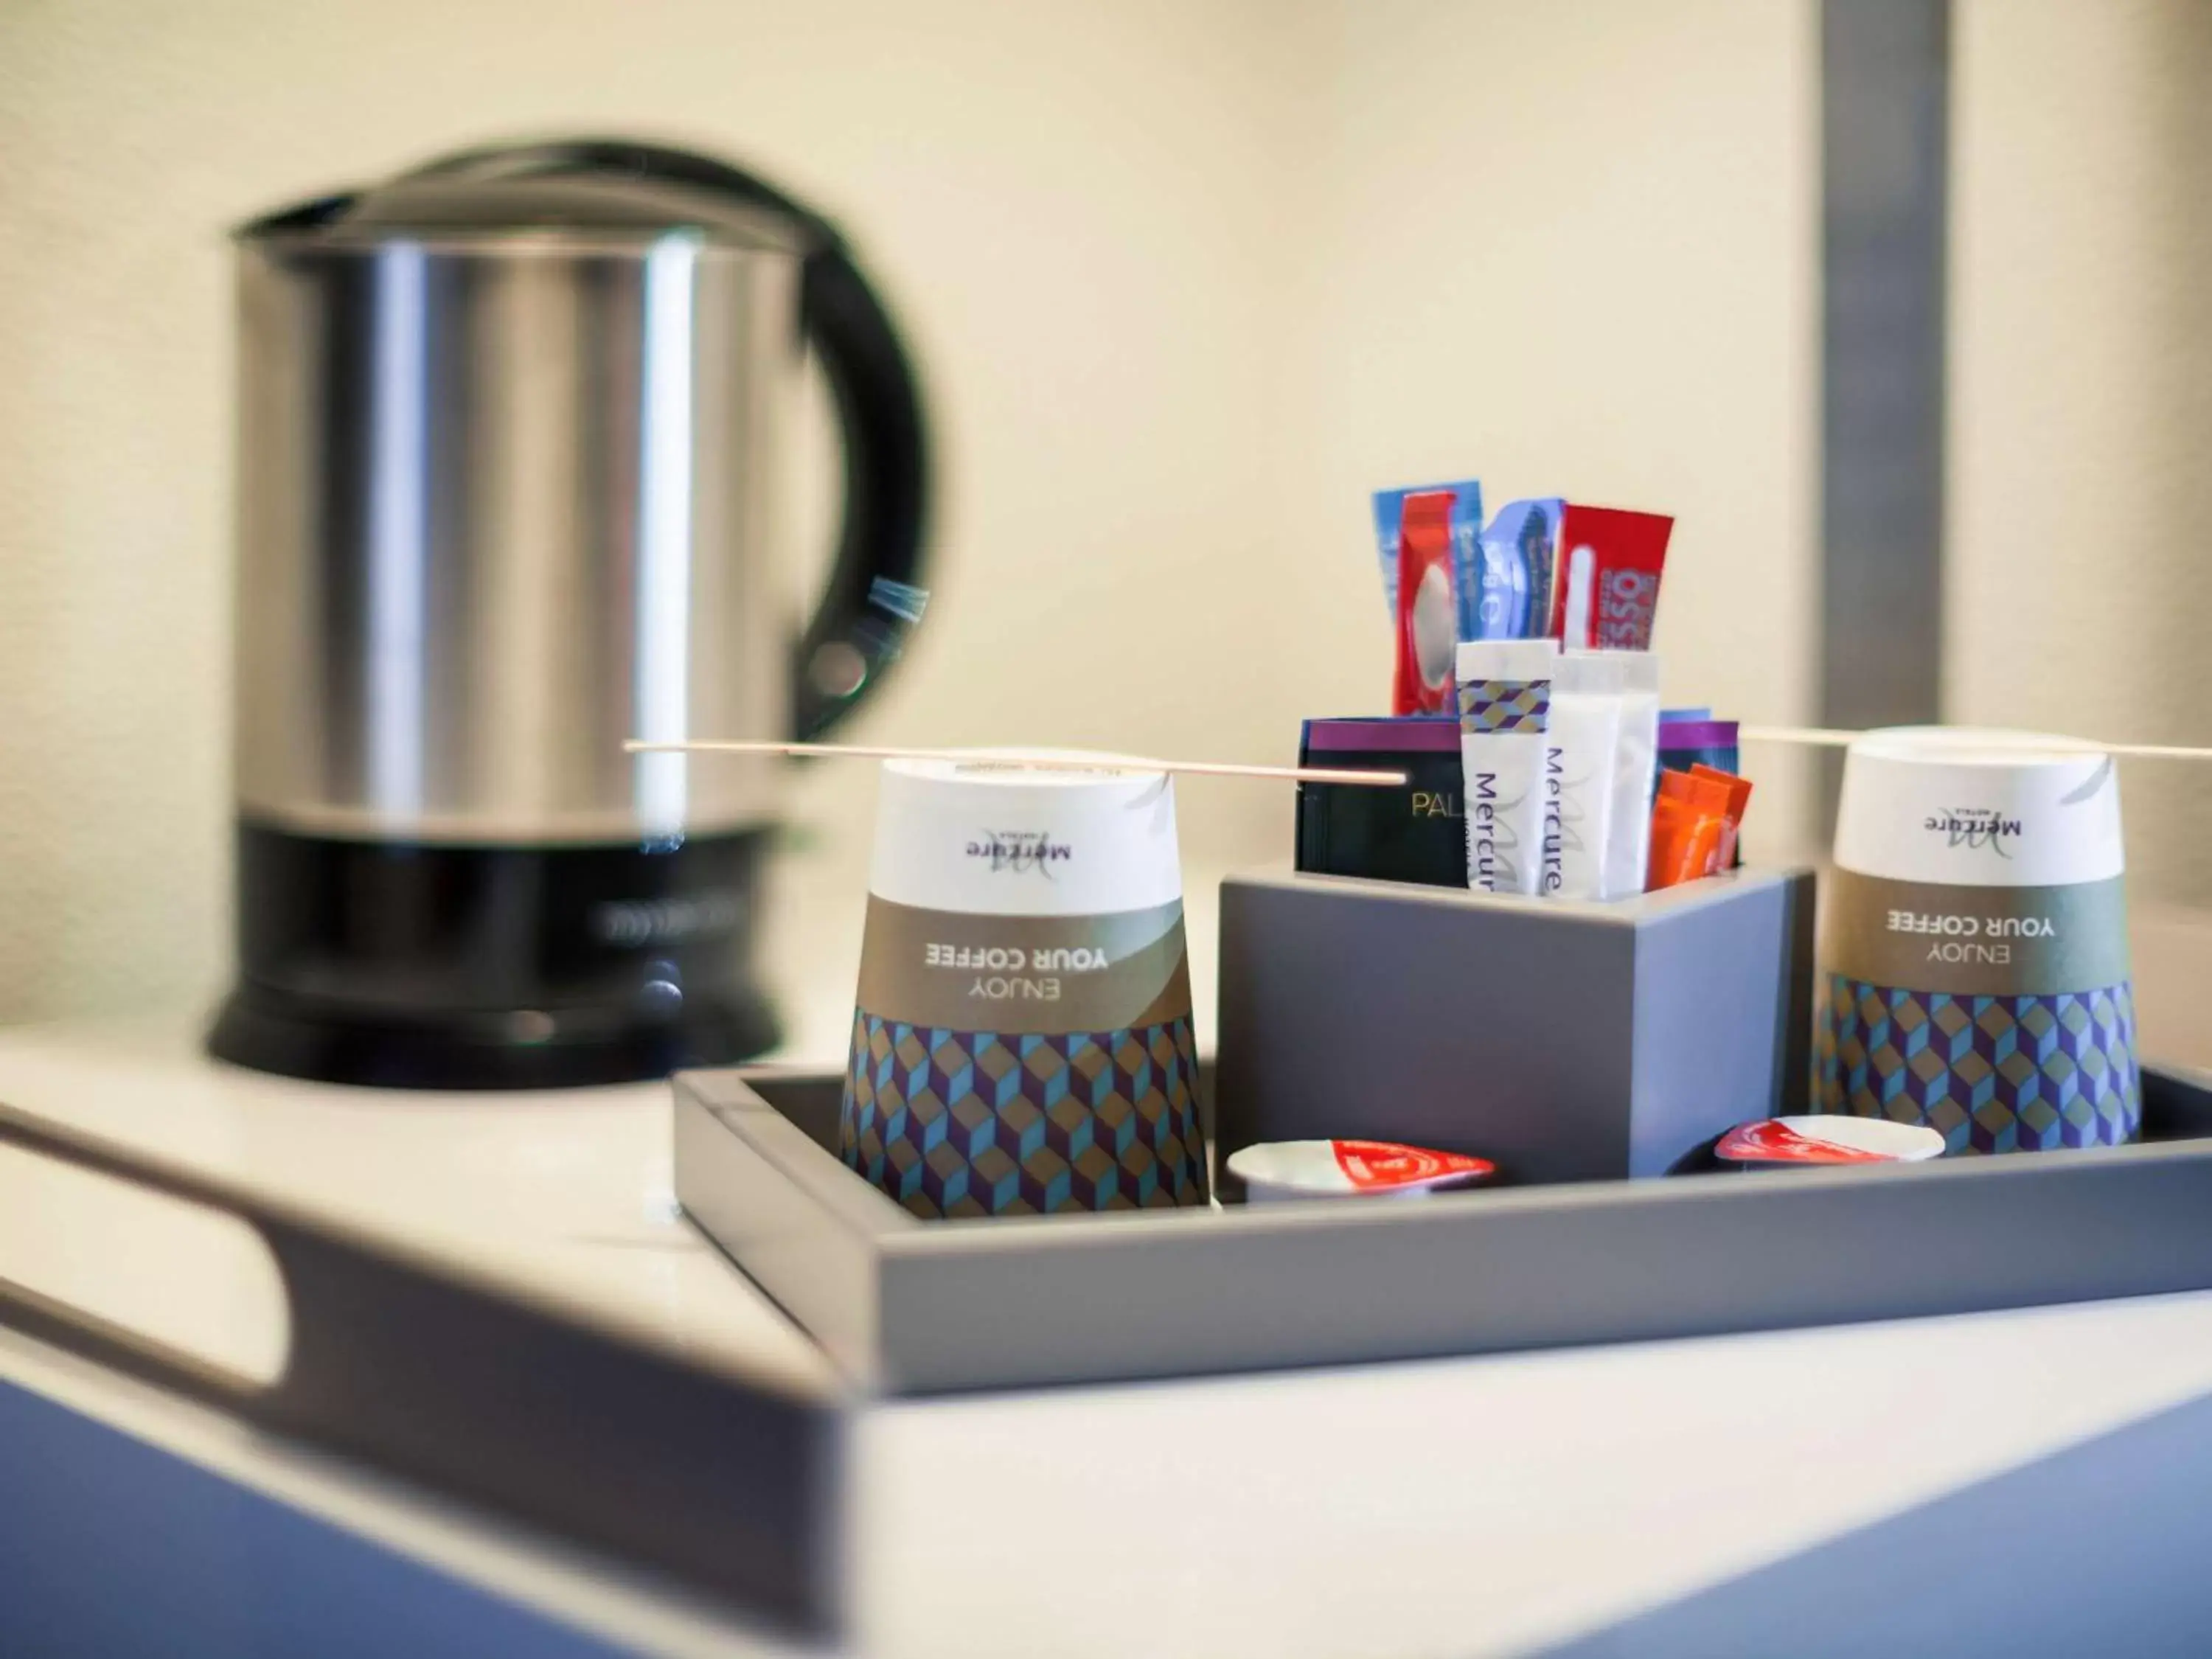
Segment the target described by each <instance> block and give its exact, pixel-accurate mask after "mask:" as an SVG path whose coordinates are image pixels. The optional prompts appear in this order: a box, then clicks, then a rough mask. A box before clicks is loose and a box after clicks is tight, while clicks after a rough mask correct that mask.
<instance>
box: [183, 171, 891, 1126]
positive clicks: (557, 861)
mask: <svg viewBox="0 0 2212 1659" xmlns="http://www.w3.org/2000/svg"><path fill="white" fill-rule="evenodd" d="M238 300H239V366H240V367H239V374H240V379H239V387H238V395H239V427H238V538H239V545H238V578H237V580H238V587H237V610H236V629H237V634H236V676H237V678H236V691H235V698H236V704H235V728H234V764H235V775H236V787H237V805H238V814H239V854H238V857H239V863H238V879H239V947H240V980H239V984H238V987H237V989H236V990H235V992H234V994H233V996H232V998H231V999H230V1000H229V1002H228V1004H227V1006H226V1007H225V1010H224V1012H223V1014H222V1018H220V1019H219V1020H218V1023H217V1025H216V1030H215V1032H214V1035H213V1036H212V1038H211V1047H212V1048H213V1049H214V1051H215V1052H216V1054H218V1055H220V1056H222V1057H224V1058H228V1059H232V1060H238V1061H240V1062H241V1063H245V1064H248V1065H254V1066H262V1067H264V1068H266V1069H270V1070H276V1071H281V1072H285V1073H291V1074H295V1075H301V1076H312V1077H322V1078H331V1079H341V1080H349V1081H362V1082H382V1083H394V1084H400V1085H422V1086H458V1087H465V1086H477V1085H491V1086H498V1085H509V1086H527V1085H556V1084H566V1083H579V1082H594V1081H602V1080H608V1079H617V1078H623V1077H633V1076H642V1075H652V1074H655V1073H660V1072H665V1071H666V1070H668V1069H670V1068H671V1067H672V1066H677V1065H681V1064H697V1063H708V1062H712V1061H716V1060H732V1059H737V1058H741V1057H743V1056H744V1055H745V1054H750V1053H755V1052H757V1051H758V1050H760V1049H761V1048H764V1047H766V1046H768V1045H769V1042H772V1041H773V1037H774V1023H773V1020H772V1018H771V1017H770V1015H769V1010H768V1007H767V1005H766V1002H765V1000H764V999H763V997H762V995H761V994H760V992H759V990H758V989H757V987H756V985H755V983H754V978H753V972H752V964H751V961H750V953H751V932H752V920H753V916H754V914H755V910H756V907H757V888H758V883H759V879H760V866H761V861H762V854H763V850H764V848H765V844H766V842H767V840H768V838H769V835H770V832H771V831H772V829H773V827H774V824H775V817H776V799H777V773H776V768H775V764H774V763H769V762H765V761H759V760H744V761H732V762H726V763H725V762H717V763H714V764H711V765H700V766H696V767H694V766H691V765H690V764H689V763H687V762H686V761H685V760H684V758H683V757H674V756H648V757H632V756H629V755H626V754H624V753H623V750H622V746H621V745H622V740H623V738H626V737H629V736H633V735H638V736H645V737H652V738H679V737H685V736H713V735H745V736H775V735H780V734H783V733H787V732H790V733H796V734H800V735H813V734H816V733H818V732H821V731H823V730H825V729H826V728H827V727H828V726H829V725H831V724H832V723H834V721H835V720H836V718H838V716H839V715H841V714H842V713H843V712H844V711H845V710H846V709H847V708H849V707H851V706H852V705H853V704H854V702H856V701H857V700H858V699H859V698H860V697H861V696H865V695H866V694H867V693H868V692H869V691H870V690H872V689H873V688H874V686H875V685H876V684H877V683H878V679H879V677H880V675H881V673H882V671H884V669H885V668H886V667H887V666H888V665H889V664H890V660H891V659H893V658H894V657H895V656H896V653H897V649H898V646H899V642H900V640H901V638H902V634H903V631H904V629H905V628H906V626H907V625H908V623H911V622H912V620H913V619H914V618H915V616H916V614H917V613H918V609H919V595H920V590H919V588H918V586H916V582H915V578H916V574H917V570H918V564H919V560H920V556H921V537H922V529H923V505H924V503H923V484H924V477H925V456H924V453H923V443H922V431H921V416H920V410H919V406H918V402H917V399H916V396H915V388H914V381H913V377H912V373H911V370H910V368H908V364H907V362H906V360H905V357H904V356H903V354H902V352H901V350H900V349H899V347H898V343H897V341H896V336H895V335H894V333H893V331H892V330H891V327H890V323H889V321H888V319H887V318H886V317H885V315H884V312H883V310H882V308H881V307H880V305H879V304H878V302H877V301H876V300H875V298H874V296H873V295H872V293H871V292H870V291H869V289H867V287H866V283H864V282H863V281H862V280H861V278H860V275H859V272H858V270H857V269H856V268H855V267H854V264H853V263H852V261H851V259H850V258H849V257H848V255H847V253H846V252H845V250H844V248H843V246H842V243H841V242H840V241H839V240H837V238H836V235H835V234H834V233H833V232H831V231H829V228H828V227H827V226H825V225H823V223H822V222H820V221H819V220H817V219H816V218H814V217H813V216H811V215H809V214H807V213H806V212H805V210H802V209H799V208H798V207H797V206H796V205H795V204H792V203H791V202H789V201H788V200H787V198H784V197H781V196H779V195H777V194H776V193H775V192H774V191H772V190H769V188H767V187H766V186H764V185H760V184H759V183H758V182H757V180H754V179H750V178H749V177H747V176H746V175H743V174H740V173H736V172H734V171H733V170H731V169H728V168H726V167H722V166H721V165H720V164H719V163H715V162H713V161H708V160H706V159H704V158H700V157H696V156H690V155H684V154H681V153H678V152H672V151H665V150H658V149H646V148H642V147H639V146H635V145H629V144H621V143H564V144H555V145H544V146H534V147H530V148H526V149H505V150H495V151H487V152H477V153H474V154H471V155H465V156H462V157H458V158H455V159H453V161H447V162H444V163H441V164H438V165H436V166H434V167H429V168H426V169H423V170H422V171H419V172H417V173H411V174H409V175H406V176H404V177H403V178H402V179H398V180H395V181H393V182H392V183H391V184H388V185H383V186H380V187H379V188H377V189H374V190H372V191H367V192H362V193H361V194H358V195H354V196H348V197H333V198H329V199H327V200H325V201H320V202H316V203H311V204H307V205H305V206H304V207H301V208H299V209H295V210H289V211H288V212H286V213H283V214H280V215H277V216H273V217H271V218H269V219H265V220H263V221H259V222H256V223H255V224H253V225H251V226H248V227H246V229H245V230H243V231H242V232H241V233H240V236H239V239H238ZM809 343H811V345H812V346H813V348H814V349H815V352H816V355H817V357H818V359H819V361H820V362H821V364H822V366H823V369H824V371H825V373H826V374H827V376H828V378H829V384H830V386H831V389H832V392H833V394H834V396H835V400H836V404H837V407H838V410H839V413H840V416H841V419H842V426H843V429H844V434H845V440H846V447H847V452H848V453H847V466H846V472H847V477H848V501H847V505H846V512H845V520H844V528H843V534H842V540H841V543H840V546H839V548H838V551H837V556H836V562H835V566H834V568H833V573H832V576H831V579H830V581H829V588H828V593H827V597H826V599H825V600H824V602H823V606H822V609H821V611H820V613H819V614H817V616H816V617H815V618H814V619H813V621H812V623H811V625H810V626H808V627H807V628H806V629H804V630H803V631H799V633H798V634H797V635H796V636H794V629H793V626H792V623H793V618H794V617H795V616H796V613H797V607H796V603H795V595H793V593H792V592H790V587H791V585H792V576H793V572H792V570H791V568H790V566H789V562H788V561H787V558H786V557H785V554H786V552H787V550H786V548H785V547H784V546H783V545H782V543H781V535H780V519H779V511H778V509H779V503H778V501H777V500H776V493H775V484H776V480H777V477H778V472H779V466H778V460H779V448H778V446H779V443H780V442H781V440H782V439H783V437H784V435H785V434H786V432H787V428H788V426H789V423H790V419H791V416H792V414H793V392H794V391H795V388H796V380H797V375H798V373H799V367H800V364H801V362H802V360H803V356H804V353H805V347H806V346H807V345H808V344H809Z"/></svg>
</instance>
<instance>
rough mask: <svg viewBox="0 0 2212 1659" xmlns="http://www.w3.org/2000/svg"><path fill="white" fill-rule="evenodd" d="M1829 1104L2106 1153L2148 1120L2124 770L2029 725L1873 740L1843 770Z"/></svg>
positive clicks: (2005, 1146)
mask: <svg viewBox="0 0 2212 1659" xmlns="http://www.w3.org/2000/svg"><path fill="white" fill-rule="evenodd" d="M1835 862H1836V867H1835V871H1834V873H1833V876H1832V878H1831V881H1830V884H1829V890H1828V893H1827V898H1826V917H1825V920H1824V924H1823V938H1822V945H1821V959H1822V963H1823V968H1824V973H1823V986H1822V990H1823V1000H1824V1004H1825V1006H1824V1011H1823V1013H1822V1017H1821V1020H1820V1053H1819V1090H1818V1092H1819V1101H1818V1104H1819V1107H1820V1109H1821V1110H1822V1111H1824V1112H1847V1113H1853V1114H1857V1115H1860V1116H1865V1117H1882V1118H1887V1119H1890V1120H1893V1121H1897V1122H1902V1123H1920V1124H1925V1125H1927V1126H1928V1127H1930V1128H1932V1129H1935V1130H1936V1132H1937V1133H1940V1134H1942V1136H1943V1138H1944V1141H1945V1143H1946V1145H1947V1146H1948V1149H1949V1150H1950V1151H1951V1152H2030V1151H2041V1150H2045V1149H2049V1148H2054V1147H2061V1146H2110V1145H2112V1144H2115V1143H2117V1142H2120V1141H2125V1140H2130V1139H2134V1137H2135V1135H2136V1132H2137V1130H2138V1128H2139V1127H2140V1125H2141V1121H2142V1096H2141V1091H2140V1087H2139V1085H2138V1080H2137V1077H2136V1055H2135V1017H2134V1002H2133V997H2132V995H2131V993H2130V983H2129V968H2128V934H2127V912H2126V902H2125V896H2124V868H2125V860H2124V856H2123V853H2122V848H2121V840H2120V799H2119V780H2118V775H2117V773H2116V771H2115V769H2114V767H2113V763H2112V757H2110V756H2107V755H2100V754H2085V753H2082V752H2080V751H2079V750H2076V749H2074V748H2072V747H2070V746H2069V745H2067V744H2064V743H2063V742H2062V741H2061V740H2059V739H2055V738H2040V737H2038V736H2036V735H2035V734H2033V733H2028V732H1972V731H1962V730H1952V729H1948V728H1944V727H1940V726H1923V727H1906V728H1901V729H1899V730H1894V731H1886V732H1869V733H1867V734H1866V735H1865V736H1864V737H1862V738H1859V739H1858V740H1857V741H1856V742H1855V743H1853V744H1852V745H1851V747H1850V753H1849V755H1848V756H1847V757H1846V758H1845V760H1844V787H1843V798H1842V801H1841V804H1840V806H1839V809H1838V816H1837V823H1836V860H1835Z"/></svg>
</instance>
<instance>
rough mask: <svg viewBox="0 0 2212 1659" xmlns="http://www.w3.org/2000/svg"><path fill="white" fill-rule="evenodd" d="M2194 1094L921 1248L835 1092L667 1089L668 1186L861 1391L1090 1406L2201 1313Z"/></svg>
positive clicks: (806, 1079)
mask: <svg viewBox="0 0 2212 1659" xmlns="http://www.w3.org/2000/svg"><path fill="white" fill-rule="evenodd" d="M2208 1085H2212V1078H2207V1077H2205V1076H2203V1075H2200V1074H2195V1073H2179V1072H2174V1071H2168V1070H2161V1069H2159V1068H2156V1067H2149V1068H2146V1071H2145V1073H2144V1090H2143V1092H2144V1116H2145V1122H2146V1134H2147V1136H2148V1139H2146V1140H2145V1141H2144V1142H2142V1143H2141V1144H2139V1145H2136V1146H2123V1147H2112V1148H2103V1149H2094V1150H2087V1151H2081V1152H2038V1153H2016V1154H2012V1155H2009V1156H2004V1157H1996V1158H1960V1159H1949V1160H1945V1161H1943V1162H1941V1163H1936V1164H1918V1165H1912V1166H1906V1167H1899V1168H1879V1169H1851V1170H1804V1171H1792V1172H1789V1173H1778V1174H1772V1175H1755V1176H1747V1175H1732V1174H1714V1175H1703V1176H1677V1177H1674V1178H1669V1179H1663V1180H1650V1181H1608V1182H1573V1183H1567V1184H1561V1185H1555V1186H1546V1187H1523V1188H1498V1189H1496V1190H1492V1191H1477V1192H1470V1193H1461V1194H1439V1195H1437V1196H1434V1197H1431V1198H1428V1199H1424V1200H1416V1201H1408V1202H1402V1203H1379V1202H1377V1203H1361V1202H1357V1201H1350V1200H1322V1201H1319V1202H1316V1203H1310V1204H1275V1205H1267V1206H1255V1207H1246V1206H1228V1207H1226V1208H1224V1209H1220V1210H1215V1211H1206V1210H1195V1209H1194V1210H1184V1211H1176V1212H1163V1211H1150V1212H1124V1213H1119V1214H1109V1215H1101V1216H1087V1215H1085V1216H1050V1217H1037V1218H1012V1219H999V1220H988V1221H984V1220H976V1221H938V1222H925V1221H922V1220H920V1219H917V1218H915V1217H914V1216H911V1215H909V1214H908V1213H907V1212H905V1211H904V1210H902V1209H901V1208H900V1207H899V1206H898V1205H897V1204H896V1203H895V1202H893V1201H892V1200H890V1199H889V1198H887V1197H885V1196H884V1194H881V1193H879V1192H878V1191H877V1190H876V1189H875V1188H873V1187H872V1186H870V1185H868V1184H867V1183H866V1182H864V1181H862V1180H861V1179H860V1177H859V1176H855V1175H854V1174H853V1173H852V1172H851V1171H849V1170H847V1169H846V1168H845V1166H844V1165H843V1164H842V1163H840V1162H839V1161H838V1159H837V1158H836V1154H835V1152H833V1151H832V1150H831V1148H832V1147H833V1146H835V1144H836V1116H837V1103H838V1097H839V1094H840V1091H841V1090H842V1079H840V1078H838V1077H836V1076H832V1075H828V1074H823V1073H798V1072H790V1071H775V1070H763V1069H754V1070H738V1071H726V1072H702V1073H687V1074H684V1075H681V1076H679V1077H678V1079H676V1126H675V1132H676V1190H677V1196H678V1199H679V1200H681V1201H682V1203H683V1205H684V1209H685V1211H686V1212H688V1213H689V1214H690V1217H691V1218H692V1219H693V1220H694V1221H695V1222H696V1223H697V1224H698V1225H699V1226H701V1227H702V1228H703V1229H704V1230H705V1231H706V1232H707V1233H708V1236H709V1237H712V1238H714V1240H715V1241H716V1242H717V1243H719V1244H720V1246H721V1248H722V1249H723V1250H725V1251H726V1253H727V1254H728V1255H729V1256H730V1257H731V1259H732V1261H735V1262H736V1263H737V1265H738V1267H740V1268H742V1269H743V1270H744V1272H745V1273H748V1274H749V1275H750V1276H751V1278H752V1279H754V1280H755V1281H756V1282H757V1283H758V1284H759V1285H761V1287H762V1288H763V1290H765V1291H767V1292H768V1293H769V1295H770V1296H772V1297H775V1299H776V1300H777V1301H778V1302H779V1303H781V1304H782V1305H783V1307H784V1308H785V1309H786V1310H787V1311H788V1312H789V1313H790V1314H791V1316H793V1318H794V1319H795V1320H797V1321H798V1322H799V1324H800V1325H802V1326H803V1327H805V1328H806V1330H807V1331H809V1332H810V1333H811V1334H812V1335H813V1336H814V1337H815V1338H816V1340H818V1341H819V1342H821V1343H822V1345H823V1347H824V1348H825V1349H826V1350H827V1351H828V1352H829V1354H830V1356H831V1357H832V1358H834V1359H835V1360H836V1362H837V1363H838V1364H839V1365H840V1366H841V1367H842V1369H843V1370H845V1371H846V1373H847V1374H848V1376H851V1378H852V1379H853V1380H854V1383H856V1384H858V1385H859V1386H860V1387H862V1388H865V1389H872V1390H875V1391H879V1392H883V1393H888V1394H921V1393H931V1392H938V1391H945V1390H953V1389H978V1388H993V1387H1010V1386H1016V1385H1025V1384H1036V1383H1077V1382H1099V1381H1107V1380H1112V1379H1119V1378H1134V1377H1147V1376H1175V1375H1183V1374H1189V1373H1197V1372H1208V1371H1231V1370H1258V1369H1264V1368H1267V1367H1274V1366H1287V1365H1308V1364H1334V1363H1344V1362H1350V1361H1360V1360H1381V1359H1397V1358H1413V1357H1418V1356H1430V1355H1441V1354H1463V1353H1484V1352H1497V1351H1500V1350H1507V1349H1516V1348H1532V1347H1543V1346H1559V1345H1564V1344H1572V1343H1588V1342H1615V1341H1631V1340H1639V1339H1645V1338H1658V1337H1679V1336H1693V1335H1702V1334H1714V1333H1720V1332H1728V1331H1747V1330H1762V1329H1778V1328H1784V1327H1789V1326H1797V1325H1815V1324H1832V1323H1840V1322H1849V1321H1855V1320H1869V1319H1890V1318H1901V1317H1907V1316H1914V1315H1923V1314H1948V1313H1963V1312H1968V1311H1972V1310H1978V1309H1990V1308H2008V1307H2019V1306H2023V1305H2028V1304H2038V1303H2049V1302H2075V1301H2087V1300H2093V1299H2095V1298H2098V1297H2116V1296H2136V1295H2148V1294H2152V1293H2154V1292H2160V1291H2181V1290H2193V1289H2199V1288H2204V1287H2212V1086H2208Z"/></svg>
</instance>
